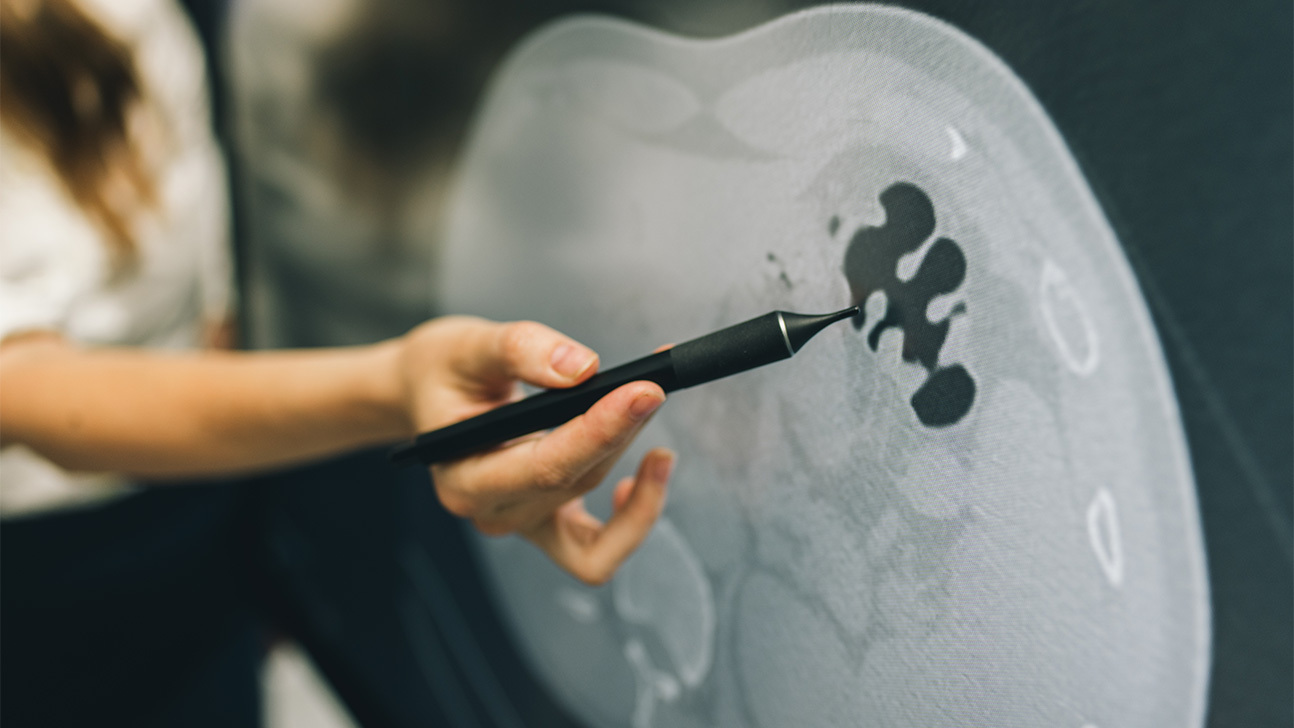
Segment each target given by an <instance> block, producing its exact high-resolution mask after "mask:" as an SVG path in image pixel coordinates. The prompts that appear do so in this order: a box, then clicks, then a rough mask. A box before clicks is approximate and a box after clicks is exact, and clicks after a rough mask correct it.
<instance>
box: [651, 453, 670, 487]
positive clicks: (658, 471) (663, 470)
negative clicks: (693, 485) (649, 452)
mask: <svg viewBox="0 0 1294 728" xmlns="http://www.w3.org/2000/svg"><path fill="white" fill-rule="evenodd" d="M672 472H674V454H673V453H670V454H669V455H668V456H666V457H660V458H656V462H654V463H652V466H651V476H652V480H655V481H656V482H657V483H664V482H665V481H667V480H669V476H670V473H672Z"/></svg>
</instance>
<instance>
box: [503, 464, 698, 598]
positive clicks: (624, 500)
mask: <svg viewBox="0 0 1294 728" xmlns="http://www.w3.org/2000/svg"><path fill="white" fill-rule="evenodd" d="M674 460H675V458H674V454H673V453H672V452H670V451H669V450H666V449H664V448H657V449H654V450H652V451H651V452H649V453H647V455H646V456H645V457H643V460H642V462H641V463H640V464H639V466H638V472H637V474H636V475H635V476H634V477H633V478H632V479H628V478H626V479H625V480H624V481H621V483H620V484H619V485H618V486H617V487H616V493H615V497H614V499H613V500H614V501H615V507H614V512H613V514H612V516H611V519H610V520H609V521H608V522H607V523H606V524H605V525H603V524H601V523H600V522H599V521H598V520H597V519H596V518H594V517H593V516H592V515H591V514H590V513H589V512H588V511H587V510H585V508H584V502H583V499H581V498H577V499H575V500H572V501H571V502H570V503H567V504H566V505H564V506H562V507H561V508H559V509H557V510H556V511H555V512H554V513H553V516H552V517H551V518H549V519H547V520H545V521H543V522H541V523H540V524H539V525H538V526H536V527H535V528H534V529H532V530H530V531H528V532H527V533H525V536H526V538H528V539H530V540H531V541H532V542H534V543H535V544H536V545H537V546H539V548H541V549H543V550H544V552H545V553H547V554H548V555H549V557H550V558H552V559H553V561H554V562H556V563H557V564H558V565H559V566H561V567H562V568H564V569H566V570H567V571H569V572H570V573H571V574H572V575H574V576H575V577H576V578H578V579H580V580H581V581H583V582H585V583H587V584H594V585H596V584H603V583H606V582H607V580H609V579H610V578H611V577H612V576H613V575H614V574H615V572H616V570H617V569H618V568H619V567H620V565H621V564H622V563H624V560H625V559H627V558H628V557H629V555H630V554H632V553H633V551H634V549H636V548H638V546H639V544H641V543H642V542H643V539H645V538H647V534H648V533H650V532H651V527H652V525H654V524H655V523H656V520H657V519H658V518H659V517H660V514H661V511H662V510H663V509H664V507H665V494H666V488H667V484H668V482H669V477H670V473H671V471H672V470H673V468H674Z"/></svg>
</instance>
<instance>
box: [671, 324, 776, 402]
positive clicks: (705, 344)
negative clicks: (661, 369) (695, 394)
mask: <svg viewBox="0 0 1294 728" xmlns="http://www.w3.org/2000/svg"><path fill="white" fill-rule="evenodd" d="M670 351H671V352H673V354H674V372H675V373H676V374H677V375H678V386H679V388H680V389H681V388H683V387H692V386H695V385H697V384H703V383H705V382H710V381H713V380H715V379H719V378H722V377H726V376H729V375H732V374H736V373H738V372H744V371H746V370H747V369H754V368H755V367H759V366H763V365H765V364H770V363H772V362H775V361H781V360H782V359H789V358H790V356H791V349H790V345H789V344H788V342H787V337H786V333H785V330H784V329H783V326H782V322H781V320H780V319H779V318H778V312H777V311H774V312H772V313H769V314H765V315H763V316H760V317H759V318H753V319H751V320H749V321H743V322H742V323H739V324H737V325H735V326H729V327H728V328H726V329H722V330H720V331H716V332H714V333H713V334H706V335H705V336H702V337H700V338H697V339H692V340H691V341H687V342H684V343H682V344H679V345H678V346H675V347H674V348H673V349H670Z"/></svg>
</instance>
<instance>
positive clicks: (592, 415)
mask: <svg viewBox="0 0 1294 728" xmlns="http://www.w3.org/2000/svg"><path fill="white" fill-rule="evenodd" d="M664 401H665V393H664V391H663V390H662V389H661V388H660V386H658V385H656V384H654V383H652V382H631V383H629V384H626V385H624V386H623V387H619V388H617V389H616V390H614V391H612V392H611V393H610V394H608V395H607V396H605V397H603V398H602V399H600V400H598V401H597V402H596V403H594V405H593V406H592V407H590V408H589V410H588V411H587V412H585V413H584V414H582V415H580V416H578V417H576V418H574V419H572V420H571V421H570V422H567V423H566V424H564V425H562V426H561V427H559V428H557V429H555V430H553V431H552V432H549V433H548V434H546V435H544V436H543V437H539V438H535V439H530V440H525V441H522V442H520V443H517V444H516V445H513V446H512V447H508V448H505V449H503V450H496V451H494V452H489V453H484V454H481V455H476V456H472V457H468V458H465V459H463V460H460V461H457V462H455V463H453V464H451V465H448V466H444V467H438V468H436V469H435V471H434V473H435V481H436V483H437V490H438V491H439V492H440V495H441V501H442V502H443V503H444V505H445V507H446V508H448V509H449V510H450V511H451V512H453V513H455V514H457V515H460V516H465V517H469V518H472V519H474V520H475V521H477V525H478V526H480V525H481V524H482V522H484V521H489V520H491V519H494V520H501V521H503V522H502V523H490V524H487V526H486V529H485V530H488V531H491V532H494V531H496V530H497V529H498V528H503V529H513V530H515V529H516V528H520V527H522V526H524V525H527V524H528V523H529V522H530V521H533V520H536V519H537V518H538V517H539V516H546V515H547V514H548V513H549V512H551V510H552V509H553V508H555V507H556V505H557V504H559V503H564V502H565V501H567V500H570V499H571V498H572V497H573V496H575V495H578V494H579V492H582V491H578V492H577V491H575V490H574V488H577V487H581V486H582V487H584V490H588V489H589V488H592V487H593V486H595V485H596V484H597V481H598V480H601V478H602V477H603V476H604V475H605V473H606V471H607V470H609V469H610V467H611V465H612V464H613V463H614V459H615V458H616V457H617V456H618V455H619V453H620V452H622V451H623V449H624V448H625V447H626V446H627V445H628V444H629V442H630V441H631V440H632V439H633V436H634V435H635V434H636V433H637V432H638V430H639V429H640V428H641V427H642V426H643V424H645V423H646V421H647V418H648V417H649V416H650V415H651V413H652V412H654V411H655V410H656V408H658V407H659V406H660V404H661V402H664ZM599 469H600V471H599ZM590 474H593V475H595V476H596V480H593V479H592V478H589V479H588V480H592V482H588V480H586V476H589V475H590ZM526 501H530V502H537V503H545V504H546V505H544V507H543V509H542V510H541V511H540V512H539V513H537V514H536V513H535V512H534V511H533V510H525V509H511V510H512V512H507V511H508V510H509V509H508V508H507V506H509V505H511V504H514V503H519V502H526Z"/></svg>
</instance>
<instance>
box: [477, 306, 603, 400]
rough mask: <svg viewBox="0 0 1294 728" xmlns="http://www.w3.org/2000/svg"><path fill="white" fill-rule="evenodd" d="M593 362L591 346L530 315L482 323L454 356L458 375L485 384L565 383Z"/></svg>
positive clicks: (578, 378)
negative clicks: (508, 321) (539, 322)
mask: <svg viewBox="0 0 1294 728" xmlns="http://www.w3.org/2000/svg"><path fill="white" fill-rule="evenodd" d="M597 365H598V356H597V354H595V353H594V352H593V351H592V350H591V349H589V348H588V347H586V346H584V345H583V344H580V343H579V342H577V341H575V340H574V339H572V338H570V337H568V336H565V335H563V334H561V333H558V332H557V331H554V330H553V329H550V328H548V327H547V326H544V325H543V324H538V323H535V322H533V321H515V322H513V323H506V324H495V323H484V325H483V327H482V330H481V331H480V332H478V334H477V335H476V336H475V337H473V338H472V340H471V341H470V342H469V343H468V345H467V346H465V347H464V349H463V351H462V352H461V353H460V354H459V355H458V356H457V357H456V361H455V369H456V370H457V371H458V373H459V374H460V375H461V376H462V377H464V378H465V379H467V380H469V381H477V382H480V383H481V384H482V385H486V386H489V385H493V384H495V383H499V382H511V381H513V380H515V379H520V380H522V381H525V382H529V383H530V384H534V385H537V386H540V387H570V386H572V385H574V384H578V383H579V382H582V381H584V380H585V379H587V378H588V377H589V376H591V375H592V374H593V372H595V371H597Z"/></svg>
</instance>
